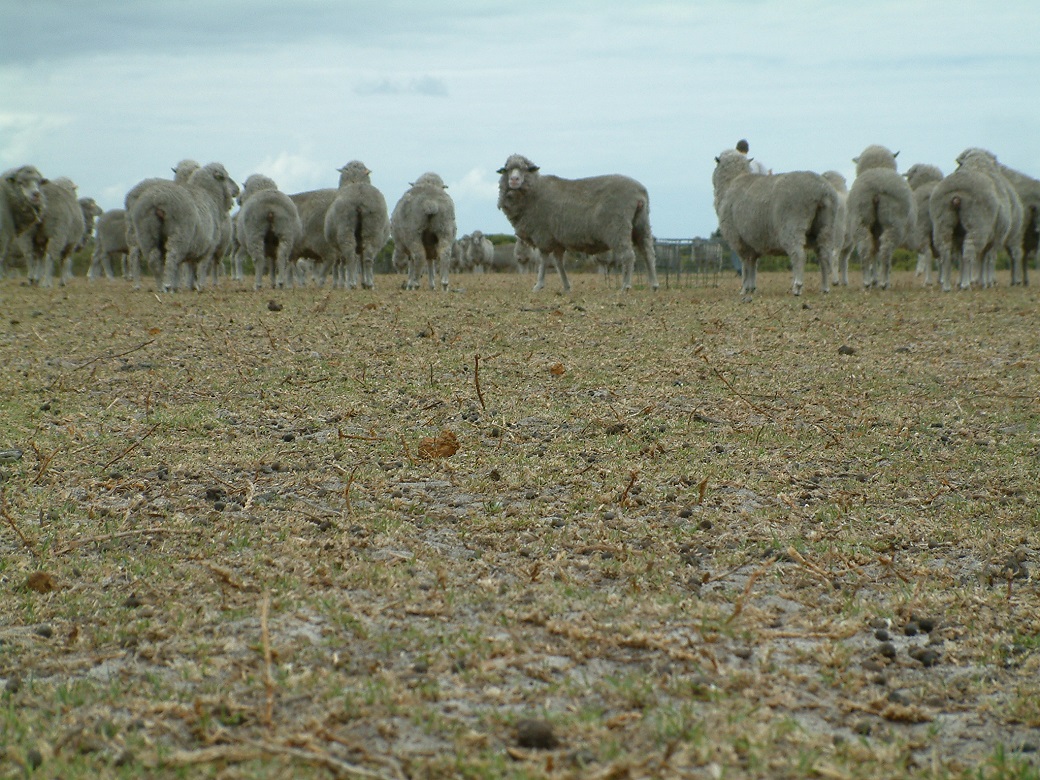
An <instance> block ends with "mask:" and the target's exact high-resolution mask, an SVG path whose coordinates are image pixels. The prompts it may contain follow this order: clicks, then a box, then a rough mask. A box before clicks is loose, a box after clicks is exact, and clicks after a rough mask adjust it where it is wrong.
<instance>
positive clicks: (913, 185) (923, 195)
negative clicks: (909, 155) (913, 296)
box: [903, 163, 943, 285]
mask: <svg viewBox="0 0 1040 780" xmlns="http://www.w3.org/2000/svg"><path fill="white" fill-rule="evenodd" d="M903 175H904V176H905V177H906V183H907V184H909V185H910V191H911V192H912V193H913V196H914V213H915V215H916V217H917V218H916V220H915V223H914V230H913V232H912V233H911V235H910V240H909V242H908V246H909V248H910V249H912V250H913V251H914V252H916V253H917V267H916V268H915V270H914V275H915V276H922V275H923V276H924V283H925V284H926V285H930V284H931V283H932V267H933V266H934V265H935V261H936V258H937V254H936V252H935V244H934V243H933V242H932V218H931V215H930V213H929V211H928V202H929V200H930V199H931V197H932V190H934V189H935V185H936V184H938V183H939V182H940V181H942V178H943V173H942V171H941V170H939V168H937V167H936V166H934V165H928V164H926V163H915V164H914V165H911V166H910V167H909V168H908V169H907V171H906V173H905V174H903Z"/></svg>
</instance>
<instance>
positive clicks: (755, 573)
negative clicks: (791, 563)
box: [726, 555, 776, 625]
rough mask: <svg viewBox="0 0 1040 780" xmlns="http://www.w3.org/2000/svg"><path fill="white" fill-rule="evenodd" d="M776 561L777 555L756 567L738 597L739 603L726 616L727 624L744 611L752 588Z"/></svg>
mask: <svg viewBox="0 0 1040 780" xmlns="http://www.w3.org/2000/svg"><path fill="white" fill-rule="evenodd" d="M774 563H776V556H775V555H774V556H773V557H772V558H770V559H769V560H768V561H766V562H765V563H763V564H762V565H761V566H759V567H758V568H757V569H755V570H754V571H753V572H751V576H750V577H748V581H747V584H745V585H744V592H743V593H741V594H740V596H739V597H738V598H737V603H736V606H734V607H733V612H732V614H730V616H729V617H728V618H726V623H727V625H728V624H729V623H732V622H733V621H734V620H735V619H736V618H737V617H738V616H739V615H740V613H741V612H743V611H744V603H745V602H746V601H747V600H748V597H749V596H750V595H751V588H753V587H754V585H755V583H756V582H757V581H758V578H759V577H761V576H762V575H763V574H765V571H766V569H768V568H769V567H770V566H772V565H773V564H774Z"/></svg>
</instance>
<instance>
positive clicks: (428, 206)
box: [390, 173, 455, 290]
mask: <svg viewBox="0 0 1040 780" xmlns="http://www.w3.org/2000/svg"><path fill="white" fill-rule="evenodd" d="M446 190H447V186H446V185H445V184H444V180H443V179H442V178H441V177H440V176H438V175H437V174H436V173H424V174H423V175H422V176H420V177H419V178H418V179H416V180H415V182H414V183H413V184H412V185H411V187H410V188H409V189H408V190H407V191H406V192H405V193H404V194H403V195H402V196H401V199H400V200H398V201H397V205H396V206H394V212H393V214H392V215H391V217H390V234H391V236H392V238H393V239H394V250H395V252H396V251H397V250H400V252H401V260H402V261H403V262H406V263H407V265H408V279H407V281H406V282H405V289H408V290H417V289H419V278H420V277H421V276H422V273H423V267H424V266H425V269H426V273H427V275H428V277H429V287H430V289H431V290H432V289H434V287H435V281H434V275H435V269H436V268H437V267H439V268H440V284H441V287H442V289H444V290H447V289H448V269H449V266H450V264H451V248H452V245H453V244H454V243H455V203H454V201H453V200H452V199H451V196H450V195H448V193H447V192H446Z"/></svg>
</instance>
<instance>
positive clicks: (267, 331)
mask: <svg viewBox="0 0 1040 780" xmlns="http://www.w3.org/2000/svg"><path fill="white" fill-rule="evenodd" d="M257 322H259V323H260V327H261V328H263V329H264V333H266V334H267V340H268V341H269V342H271V349H275V350H276V349H278V345H277V344H275V343H274V336H272V335H271V329H270V328H269V327H267V323H266V322H264V321H263V320H262V319H257Z"/></svg>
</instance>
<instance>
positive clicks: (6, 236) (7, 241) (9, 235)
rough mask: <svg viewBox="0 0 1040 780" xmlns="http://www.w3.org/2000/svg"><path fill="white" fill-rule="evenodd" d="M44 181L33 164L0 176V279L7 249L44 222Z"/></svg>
mask: <svg viewBox="0 0 1040 780" xmlns="http://www.w3.org/2000/svg"><path fill="white" fill-rule="evenodd" d="M46 181H47V180H46V179H45V178H43V175H42V174H41V173H40V172H39V171H38V170H37V169H36V168H35V167H34V166H32V165H22V166H21V167H18V168H11V169H10V170H7V171H4V172H3V174H0V277H2V276H3V275H4V267H5V264H6V262H7V253H8V250H9V249H10V248H11V247H12V244H15V243H16V241H17V239H18V237H19V236H21V235H22V233H24V232H25V231H27V230H29V228H31V227H33V226H35V225H38V224H39V223H40V222H41V221H42V220H43V213H44V210H45V208H46V205H47V196H46V194H45V193H44V190H43V184H44V182H46Z"/></svg>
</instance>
